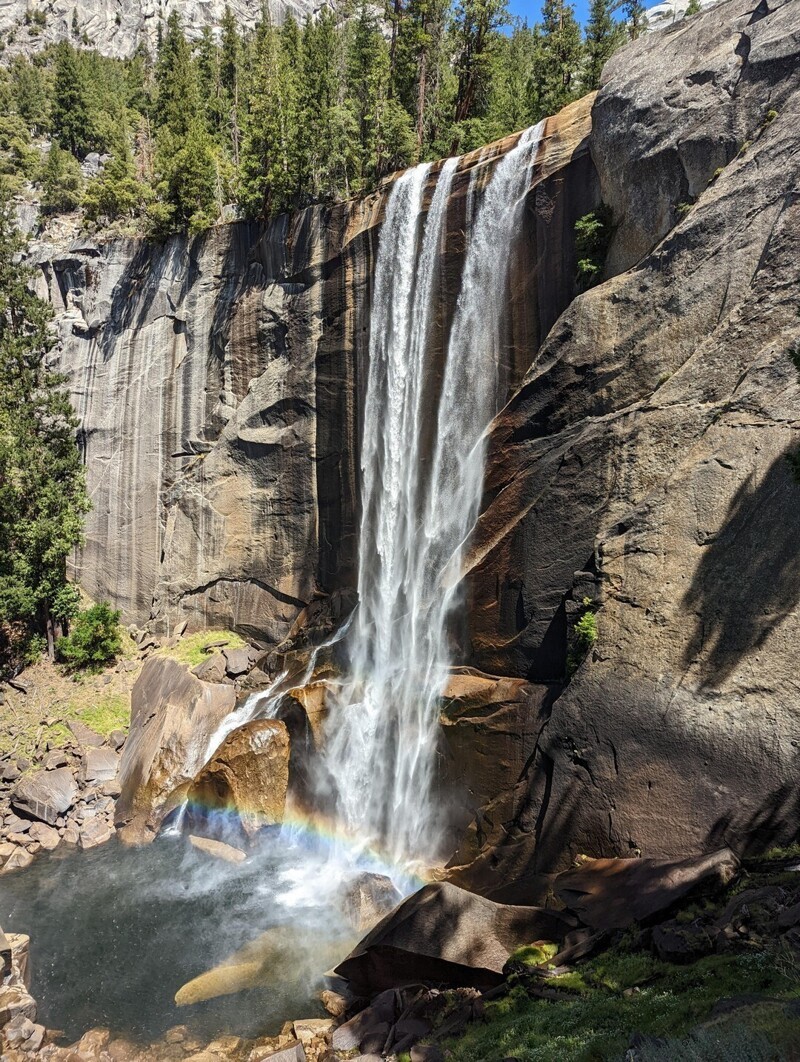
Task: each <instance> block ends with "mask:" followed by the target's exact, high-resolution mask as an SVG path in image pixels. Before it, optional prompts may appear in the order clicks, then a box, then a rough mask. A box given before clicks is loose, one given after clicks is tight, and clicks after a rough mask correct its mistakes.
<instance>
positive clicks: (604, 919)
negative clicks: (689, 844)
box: [554, 848, 739, 930]
mask: <svg viewBox="0 0 800 1062" xmlns="http://www.w3.org/2000/svg"><path fill="white" fill-rule="evenodd" d="M738 871H739V860H738V859H737V858H736V856H735V855H734V854H733V852H731V850H730V849H729V848H723V849H722V850H721V851H719V852H712V853H711V854H710V855H705V856H699V857H696V858H694V859H679V860H669V859H584V861H583V862H582V864H581V866H579V867H577V868H576V869H574V870H567V871H565V872H564V873H563V874H559V875H558V877H557V878H556V880H555V884H554V889H555V893H556V895H557V896H558V898H559V899H560V900H562V901H563V902H564V904H566V906H567V907H568V908H569V909H570V910H571V911H573V912H574V913H575V914H576V915H577V916H578V917H579V918H580V920H581V921H582V922H583V923H584V924H585V925H587V926H591V927H592V928H593V929H603V930H608V929H624V928H625V927H626V926H629V925H631V924H632V923H633V922H648V921H649V920H651V919H653V918H654V917H655V916H657V915H659V914H661V912H663V911H666V910H668V909H669V908H670V907H672V906H673V904H675V903H677V902H678V901H679V900H683V899H685V898H686V897H687V896H690V895H695V894H699V893H706V892H714V891H715V890H718V889H721V888H723V887H724V886H725V885H727V884H729V883H730V882H731V881H732V880H733V878H734V877H735V876H736V874H737V873H738Z"/></svg>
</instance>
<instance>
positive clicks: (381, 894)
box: [342, 872, 403, 933]
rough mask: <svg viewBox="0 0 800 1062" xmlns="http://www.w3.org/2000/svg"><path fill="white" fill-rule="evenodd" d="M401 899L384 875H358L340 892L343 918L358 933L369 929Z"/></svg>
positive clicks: (390, 880)
mask: <svg viewBox="0 0 800 1062" xmlns="http://www.w3.org/2000/svg"><path fill="white" fill-rule="evenodd" d="M402 899H403V897H402V896H401V895H400V893H399V892H398V890H397V889H396V888H395V886H394V883H393V882H392V879H391V878H389V877H387V876H386V875H385V874H370V873H367V872H365V873H363V874H359V875H358V876H357V877H355V878H354V879H353V880H352V881H350V882H348V883H347V885H346V886H345V888H344V890H343V892H342V904H343V907H344V913H345V916H346V918H347V920H348V922H349V923H350V924H351V925H352V927H353V928H354V929H357V930H358V931H359V932H360V933H363V932H364V931H365V930H367V929H371V928H372V926H374V925H375V923H376V922H379V921H380V920H381V919H382V918H383V916H384V915H386V914H388V913H389V911H392V910H394V908H395V907H397V905H398V904H399V903H400V902H401V900H402Z"/></svg>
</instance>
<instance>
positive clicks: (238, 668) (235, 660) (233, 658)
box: [222, 649, 250, 678]
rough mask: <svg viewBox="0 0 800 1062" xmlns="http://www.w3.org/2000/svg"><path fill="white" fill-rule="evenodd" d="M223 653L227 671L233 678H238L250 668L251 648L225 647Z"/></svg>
mask: <svg viewBox="0 0 800 1062" xmlns="http://www.w3.org/2000/svg"><path fill="white" fill-rule="evenodd" d="M222 655H223V656H224V657H225V671H226V673H227V674H228V675H229V676H230V677H231V678H238V677H239V676H240V675H244V674H246V673H247V671H248V670H249V668H250V650H249V649H223V651H222Z"/></svg>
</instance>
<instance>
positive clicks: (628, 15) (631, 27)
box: [622, 0, 647, 41]
mask: <svg viewBox="0 0 800 1062" xmlns="http://www.w3.org/2000/svg"><path fill="white" fill-rule="evenodd" d="M622 11H623V13H624V15H625V20H626V24H627V27H628V36H629V37H630V39H631V40H632V41H635V40H637V39H638V38H639V37H641V35H642V34H643V33H644V31H645V30H646V29H647V15H646V13H645V12H646V8H645V6H644V3H643V2H642V0H625V2H624V3H623V5H622Z"/></svg>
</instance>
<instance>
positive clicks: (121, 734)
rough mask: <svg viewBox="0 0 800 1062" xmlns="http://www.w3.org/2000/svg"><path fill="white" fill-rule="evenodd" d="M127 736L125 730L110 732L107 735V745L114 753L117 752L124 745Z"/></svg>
mask: <svg viewBox="0 0 800 1062" xmlns="http://www.w3.org/2000/svg"><path fill="white" fill-rule="evenodd" d="M127 736H128V734H127V732H126V731H125V730H112V731H111V733H110V734H109V735H108V743H109V745H110V746H111V748H112V749H114V750H115V752H119V750H120V749H121V748H122V746H123V745H124V744H125V739H126V738H127Z"/></svg>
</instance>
